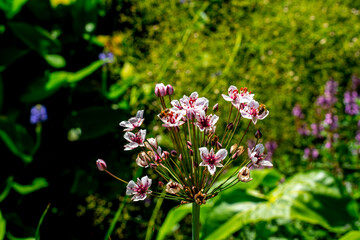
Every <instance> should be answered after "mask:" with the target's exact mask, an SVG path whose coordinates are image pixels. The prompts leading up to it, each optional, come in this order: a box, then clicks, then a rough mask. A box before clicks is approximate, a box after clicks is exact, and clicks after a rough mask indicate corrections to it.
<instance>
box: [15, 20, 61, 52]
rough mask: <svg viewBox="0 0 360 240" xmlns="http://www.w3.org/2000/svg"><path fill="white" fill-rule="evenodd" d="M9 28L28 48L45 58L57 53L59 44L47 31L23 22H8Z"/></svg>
mask: <svg viewBox="0 0 360 240" xmlns="http://www.w3.org/2000/svg"><path fill="white" fill-rule="evenodd" d="M8 25H9V28H10V29H11V30H12V31H13V33H14V34H15V35H16V36H17V37H18V38H19V39H20V40H22V41H23V42H24V43H25V44H26V45H27V46H28V47H29V48H31V49H32V50H34V51H36V52H38V53H39V54H40V55H41V56H45V55H46V54H48V53H49V52H53V51H57V50H58V49H59V47H60V42H59V41H58V40H56V39H53V37H52V36H51V35H50V33H49V32H48V31H46V30H45V29H43V28H41V27H39V26H34V25H30V24H28V23H24V22H9V23H8Z"/></svg>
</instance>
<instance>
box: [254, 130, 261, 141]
mask: <svg viewBox="0 0 360 240" xmlns="http://www.w3.org/2000/svg"><path fill="white" fill-rule="evenodd" d="M255 137H256V139H260V138H261V137H262V133H261V131H260V129H258V130H256V132H255Z"/></svg>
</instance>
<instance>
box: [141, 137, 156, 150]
mask: <svg viewBox="0 0 360 240" xmlns="http://www.w3.org/2000/svg"><path fill="white" fill-rule="evenodd" d="M144 144H145V147H146V148H147V149H149V150H154V149H158V143H157V141H156V139H155V138H148V139H146V141H145V143H144Z"/></svg>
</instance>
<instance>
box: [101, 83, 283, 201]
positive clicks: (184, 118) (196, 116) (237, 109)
mask: <svg viewBox="0 0 360 240" xmlns="http://www.w3.org/2000/svg"><path fill="white" fill-rule="evenodd" d="M173 93H174V88H173V87H172V86H171V85H167V86H165V85H164V84H162V83H160V84H156V86H155V95H156V96H157V97H158V98H159V100H160V104H161V111H160V113H159V114H158V115H157V117H158V118H159V120H160V121H161V122H162V126H163V127H165V128H166V129H167V131H168V132H169V135H170V139H171V140H172V145H173V146H172V149H171V150H169V151H165V150H163V149H162V147H160V146H159V144H158V142H157V140H156V139H155V138H147V137H146V134H147V132H146V130H144V129H139V130H138V131H137V132H134V130H135V129H136V128H140V127H141V125H142V123H143V122H144V111H143V110H140V111H138V112H137V114H136V116H135V117H132V118H130V119H129V120H127V121H122V122H121V123H120V126H121V127H123V128H124V131H125V132H126V133H125V135H124V138H125V139H126V140H127V141H128V143H127V144H126V145H125V146H124V150H126V151H128V150H133V149H135V148H140V152H139V153H138V155H137V157H136V164H137V165H138V166H140V167H144V168H151V169H152V170H153V171H155V172H156V173H157V174H158V175H159V177H160V178H162V179H161V180H162V181H159V183H161V184H159V187H162V188H164V190H165V192H166V194H165V195H164V194H162V193H160V192H156V191H152V190H150V187H151V183H152V180H151V179H149V178H148V176H144V177H142V178H141V179H139V178H138V179H137V181H136V182H135V181H130V182H126V181H124V180H122V179H119V178H118V177H116V176H114V175H113V174H111V173H110V172H109V171H107V170H106V169H107V166H106V163H105V162H104V161H103V160H101V159H99V160H98V161H97V166H98V168H99V170H100V171H105V172H107V173H108V174H110V175H111V176H113V177H115V178H117V179H118V180H120V181H122V182H125V183H127V190H126V194H127V195H131V196H132V200H133V201H139V200H144V199H145V198H146V196H147V195H153V196H158V197H164V198H167V199H172V200H177V201H179V202H181V203H190V202H194V203H197V204H199V205H201V204H205V203H206V201H207V199H210V198H212V197H215V196H216V195H217V194H218V193H219V192H221V191H223V190H225V189H227V188H229V187H231V186H233V185H235V184H237V183H238V182H249V181H251V180H252V178H251V177H250V170H249V168H254V167H255V168H260V167H272V163H271V162H270V161H269V160H268V158H267V156H266V155H265V154H264V151H265V147H264V145H263V144H261V143H259V141H260V139H261V137H262V134H261V132H260V131H259V130H258V131H256V133H255V138H256V142H255V145H254V146H251V147H248V148H247V153H248V154H247V156H246V157H244V158H243V159H242V160H240V158H239V157H240V155H242V153H243V152H244V150H245V147H244V146H242V145H241V143H242V140H243V139H244V137H245V135H246V133H247V132H248V130H249V128H250V126H251V125H252V124H254V125H255V124H257V121H258V120H262V119H264V118H266V116H268V114H269V111H268V110H267V109H266V107H265V105H264V104H259V103H258V102H257V101H256V100H255V99H254V94H253V93H251V92H250V91H248V89H247V88H240V90H238V89H237V87H235V86H230V87H229V89H228V94H227V95H225V94H222V96H223V98H224V100H226V101H228V102H231V105H230V112H229V116H228V118H227V119H228V120H227V122H226V123H222V124H224V125H223V126H224V129H225V130H224V131H223V132H222V136H220V135H219V132H218V130H217V128H216V126H217V124H219V116H218V115H216V114H215V113H216V112H217V111H218V110H219V104H215V105H214V107H213V108H212V113H209V111H210V110H209V100H208V99H206V98H205V97H200V96H199V94H198V93H197V92H193V93H191V94H190V95H189V96H186V95H184V96H183V97H182V98H180V99H179V100H171V95H173ZM165 96H169V102H166V101H165V98H164V97H165ZM242 120H243V121H248V125H247V128H246V130H245V131H244V132H243V133H242V134H240V136H241V137H240V138H239V139H236V137H234V136H238V135H239V131H238V130H239V128H238V127H239V123H240V122H241V121H242ZM251 123H252V124H251ZM233 140H235V143H233ZM275 144H276V143H275ZM270 145H271V146H270ZM270 145H269V146H270V147H271V148H272V149H273V150H272V151H274V150H275V148H276V147H277V145H274V144H270ZM270 157H271V156H270ZM230 166H233V167H234V168H233V173H232V174H231V175H230V177H228V178H226V179H224V180H223V181H222V182H221V183H220V184H218V185H217V186H216V187H215V186H214V183H215V181H216V180H218V179H219V178H220V176H221V175H222V173H223V172H224V170H225V169H227V168H229V167H230ZM163 182H166V184H163Z"/></svg>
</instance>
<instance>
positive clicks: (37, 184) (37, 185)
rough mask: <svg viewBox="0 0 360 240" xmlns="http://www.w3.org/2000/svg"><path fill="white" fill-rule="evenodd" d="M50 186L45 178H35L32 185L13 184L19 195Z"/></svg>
mask: <svg viewBox="0 0 360 240" xmlns="http://www.w3.org/2000/svg"><path fill="white" fill-rule="evenodd" d="M48 185H49V184H48V182H47V181H46V179H45V178H35V179H34V180H33V181H32V183H31V184H30V185H21V184H19V183H16V182H13V184H12V187H13V189H14V190H15V191H17V192H18V193H20V194H22V195H26V194H29V193H32V192H34V191H37V190H39V189H41V188H45V187H47V186H48Z"/></svg>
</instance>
